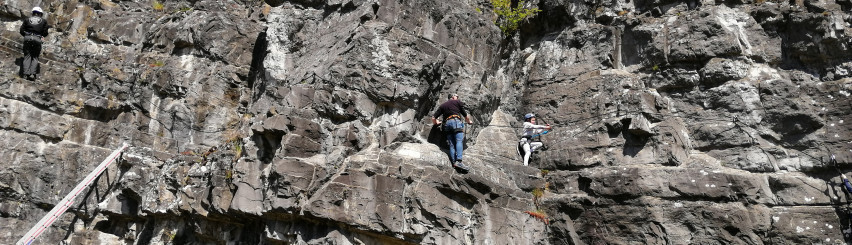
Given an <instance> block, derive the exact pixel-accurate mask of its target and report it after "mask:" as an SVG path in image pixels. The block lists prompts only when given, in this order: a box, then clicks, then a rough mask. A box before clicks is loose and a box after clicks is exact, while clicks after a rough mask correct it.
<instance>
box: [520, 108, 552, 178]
mask: <svg viewBox="0 0 852 245" xmlns="http://www.w3.org/2000/svg"><path fill="white" fill-rule="evenodd" d="M551 128H552V127H550V124H547V125H536V124H535V114H532V113H527V114H526V115H524V133H523V134H522V135H521V140H520V141H518V153H521V154H522V155H523V157H524V166H529V163H530V155H532V152H533V151H535V150H538V148H541V147H542V146H544V143H541V142H540V141H533V140H534V138H536V137H537V136H540V135H541V134H542V133H544V130H550V129H551Z"/></svg>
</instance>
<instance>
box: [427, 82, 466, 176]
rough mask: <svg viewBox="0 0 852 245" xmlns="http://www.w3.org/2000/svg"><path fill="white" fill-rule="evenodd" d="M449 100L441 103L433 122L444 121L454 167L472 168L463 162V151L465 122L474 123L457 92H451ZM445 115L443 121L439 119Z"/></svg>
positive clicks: (437, 123)
mask: <svg viewBox="0 0 852 245" xmlns="http://www.w3.org/2000/svg"><path fill="white" fill-rule="evenodd" d="M448 99H449V100H447V102H444V103H443V104H441V106H439V107H438V110H437V111H435V115H433V116H432V124H435V125H440V124H441V123H442V122H443V124H444V125H443V131H444V133H446V134H447V141H448V143H449V144H450V162H451V163H452V164H453V167H456V168H459V169H461V170H464V171H468V170H470V169H469V168H468V167H467V166H465V165H464V164H463V163H462V155H463V154H462V151H463V150H464V144H463V142H464V122H462V118H464V119H465V121H467V123H468V124H470V123H473V121H471V120H470V116H469V115H467V111H465V109H464V103H462V102H461V101H459V96H458V95H457V94H450V95H449V96H448ZM441 117H443V121H438V118H441Z"/></svg>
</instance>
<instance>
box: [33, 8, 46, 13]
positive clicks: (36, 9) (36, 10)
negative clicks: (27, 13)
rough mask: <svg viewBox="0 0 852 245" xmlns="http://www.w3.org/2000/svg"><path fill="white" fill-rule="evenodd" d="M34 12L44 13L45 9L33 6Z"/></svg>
mask: <svg viewBox="0 0 852 245" xmlns="http://www.w3.org/2000/svg"><path fill="white" fill-rule="evenodd" d="M33 13H39V14H44V11H42V10H41V7H35V8H33Z"/></svg>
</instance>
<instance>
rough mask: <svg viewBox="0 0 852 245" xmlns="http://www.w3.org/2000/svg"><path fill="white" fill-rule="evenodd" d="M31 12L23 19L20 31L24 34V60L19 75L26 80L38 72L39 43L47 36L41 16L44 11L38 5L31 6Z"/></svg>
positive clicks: (34, 77)
mask: <svg viewBox="0 0 852 245" xmlns="http://www.w3.org/2000/svg"><path fill="white" fill-rule="evenodd" d="M32 12H33V14H32V16H30V17H29V18H26V19H24V23H23V24H21V29H20V33H21V36H24V41H23V43H24V47H23V53H24V62H23V65H22V66H21V75H23V77H24V78H26V79H28V80H35V79H36V75H37V73H38V56H39V55H40V54H41V44H42V42H44V37H46V36H47V29H48V25H47V21H45V20H44V18H42V17H43V16H44V11H42V10H41V8H40V7H35V8H33V11H32Z"/></svg>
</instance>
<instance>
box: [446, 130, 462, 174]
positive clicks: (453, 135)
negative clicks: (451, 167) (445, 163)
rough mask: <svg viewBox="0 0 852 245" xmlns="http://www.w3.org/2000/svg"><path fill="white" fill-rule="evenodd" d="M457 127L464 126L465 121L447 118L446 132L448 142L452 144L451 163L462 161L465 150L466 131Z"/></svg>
mask: <svg viewBox="0 0 852 245" xmlns="http://www.w3.org/2000/svg"><path fill="white" fill-rule="evenodd" d="M457 128H458V129H462V128H464V122H462V121H461V120H457V119H454V120H447V122H446V123H445V124H444V132H446V133H447V142H448V143H449V144H450V161H451V163H455V162H456V161H461V160H462V155H463V153H462V151H464V131H456V129H457Z"/></svg>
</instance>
